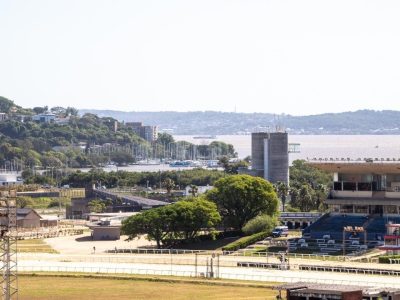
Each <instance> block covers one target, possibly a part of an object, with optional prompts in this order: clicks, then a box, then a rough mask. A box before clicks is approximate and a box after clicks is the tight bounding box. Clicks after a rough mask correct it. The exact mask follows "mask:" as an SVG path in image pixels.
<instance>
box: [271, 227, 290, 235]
mask: <svg viewBox="0 0 400 300" xmlns="http://www.w3.org/2000/svg"><path fill="white" fill-rule="evenodd" d="M288 235H289V229H288V227H287V226H277V227H275V229H274V230H273V231H272V236H273V237H280V236H288Z"/></svg>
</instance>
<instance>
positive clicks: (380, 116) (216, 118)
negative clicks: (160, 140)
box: [79, 109, 400, 134]
mask: <svg viewBox="0 0 400 300" xmlns="http://www.w3.org/2000/svg"><path fill="white" fill-rule="evenodd" d="M79 112H80V114H84V113H87V112H90V113H94V114H97V115H99V116H102V117H103V116H108V117H112V118H115V119H117V120H119V121H125V122H132V121H137V122H143V123H144V124H145V125H158V126H159V127H160V128H161V129H165V128H170V129H173V130H174V134H237V133H244V132H251V131H254V130H257V129H265V128H267V127H269V128H271V129H272V128H275V127H276V126H281V127H282V126H284V127H286V129H287V130H288V131H289V132H290V133H293V134H399V133H400V111H392V110H385V111H374V110H359V111H355V112H344V113H329V114H321V115H312V116H290V115H279V116H278V117H277V115H274V114H268V113H250V114H249V113H227V112H215V111H205V112H170V111H169V112H123V111H113V110H93V109H82V110H80V111H79Z"/></svg>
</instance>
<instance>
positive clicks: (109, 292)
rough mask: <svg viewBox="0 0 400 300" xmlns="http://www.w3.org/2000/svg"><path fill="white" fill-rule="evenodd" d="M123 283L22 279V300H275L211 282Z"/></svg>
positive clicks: (264, 291)
mask: <svg viewBox="0 0 400 300" xmlns="http://www.w3.org/2000/svg"><path fill="white" fill-rule="evenodd" d="M153 280H154V281H149V280H145V279H138V278H131V280H130V279H129V278H124V279H122V280H118V279H110V278H88V277H77V278H74V277H48V276H20V277H19V288H20V290H19V299H44V300H46V299H57V300H62V299H97V300H102V299H107V300H113V299H146V300H153V299H154V300H155V299H157V300H158V299H174V300H175V299H177V300H184V299H185V300H186V299H196V300H197V299H221V300H224V299H251V300H258V299H275V298H276V295H277V291H273V290H272V289H271V288H270V287H268V286H266V287H261V286H258V287H250V286H241V285H240V284H237V285H235V284H229V285H227V286H224V285H215V284H207V282H204V281H203V282H176V281H175V282H174V281H171V282H168V281H167V280H165V279H163V280H162V281H156V279H154V278H153Z"/></svg>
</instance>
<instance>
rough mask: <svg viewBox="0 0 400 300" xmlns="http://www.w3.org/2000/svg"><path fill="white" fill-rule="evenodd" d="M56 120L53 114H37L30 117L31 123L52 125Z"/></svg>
mask: <svg viewBox="0 0 400 300" xmlns="http://www.w3.org/2000/svg"><path fill="white" fill-rule="evenodd" d="M55 119H56V115H55V114H51V113H46V114H38V115H35V116H33V117H32V120H33V121H38V122H40V123H52V122H54V121H55Z"/></svg>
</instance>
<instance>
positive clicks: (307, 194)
mask: <svg viewBox="0 0 400 300" xmlns="http://www.w3.org/2000/svg"><path fill="white" fill-rule="evenodd" d="M299 198H300V199H299V200H300V201H299V204H300V205H299V208H300V209H301V211H305V212H309V211H310V210H311V209H312V207H313V197H312V191H311V187H310V186H309V185H308V184H303V185H302V186H301V188H300V191H299Z"/></svg>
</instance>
